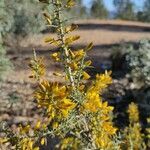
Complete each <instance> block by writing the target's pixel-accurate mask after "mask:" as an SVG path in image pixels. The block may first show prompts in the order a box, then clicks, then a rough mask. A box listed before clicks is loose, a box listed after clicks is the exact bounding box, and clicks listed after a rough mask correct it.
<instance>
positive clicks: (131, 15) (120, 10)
mask: <svg viewBox="0 0 150 150" xmlns="http://www.w3.org/2000/svg"><path fill="white" fill-rule="evenodd" d="M113 2H114V5H115V7H116V18H119V19H123V20H135V19H136V17H135V16H136V15H135V12H134V4H133V3H132V2H131V0H114V1H113Z"/></svg>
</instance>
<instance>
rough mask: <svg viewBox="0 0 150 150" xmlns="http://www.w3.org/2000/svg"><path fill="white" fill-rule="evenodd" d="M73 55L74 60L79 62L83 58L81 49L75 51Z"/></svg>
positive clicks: (83, 53)
mask: <svg viewBox="0 0 150 150" xmlns="http://www.w3.org/2000/svg"><path fill="white" fill-rule="evenodd" d="M74 54H75V60H76V61H79V60H80V59H81V58H83V56H84V55H85V52H84V50H83V49H81V50H78V51H75V52H74Z"/></svg>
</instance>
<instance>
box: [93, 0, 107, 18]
mask: <svg viewBox="0 0 150 150" xmlns="http://www.w3.org/2000/svg"><path fill="white" fill-rule="evenodd" d="M90 12H91V16H92V17H94V18H101V19H104V18H107V17H108V11H107V9H106V7H105V6H104V2H103V0H93V2H92V6H91V10H90Z"/></svg>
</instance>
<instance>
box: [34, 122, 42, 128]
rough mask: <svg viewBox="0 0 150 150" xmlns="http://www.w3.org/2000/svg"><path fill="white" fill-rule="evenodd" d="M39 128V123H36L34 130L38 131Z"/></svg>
mask: <svg viewBox="0 0 150 150" xmlns="http://www.w3.org/2000/svg"><path fill="white" fill-rule="evenodd" d="M40 127H41V121H38V122H37V123H36V125H35V127H34V128H35V129H36V130H38V129H40Z"/></svg>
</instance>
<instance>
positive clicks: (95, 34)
mask: <svg viewBox="0 0 150 150" xmlns="http://www.w3.org/2000/svg"><path fill="white" fill-rule="evenodd" d="M76 23H77V24H79V30H77V31H75V32H74V33H73V34H77V35H80V36H81V39H80V40H79V41H78V42H77V43H76V44H81V45H85V44H87V43H89V42H91V41H92V42H93V43H94V45H101V44H103V45H109V44H114V43H119V42H120V41H125V42H128V41H137V40H139V39H142V38H150V24H148V23H141V22H131V21H120V20H101V21H99V20H89V21H88V20H85V21H77V22H76ZM145 28H146V29H149V30H148V31H147V32H146V31H144V29H145ZM49 36H51V37H55V35H54V34H52V33H50V34H49V33H46V34H44V35H38V36H34V37H33V36H32V37H29V38H28V39H26V40H24V41H23V42H22V45H23V46H25V47H26V46H28V44H30V45H34V46H37V47H38V46H43V47H47V44H45V43H44V40H42V39H44V38H45V37H49Z"/></svg>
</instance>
